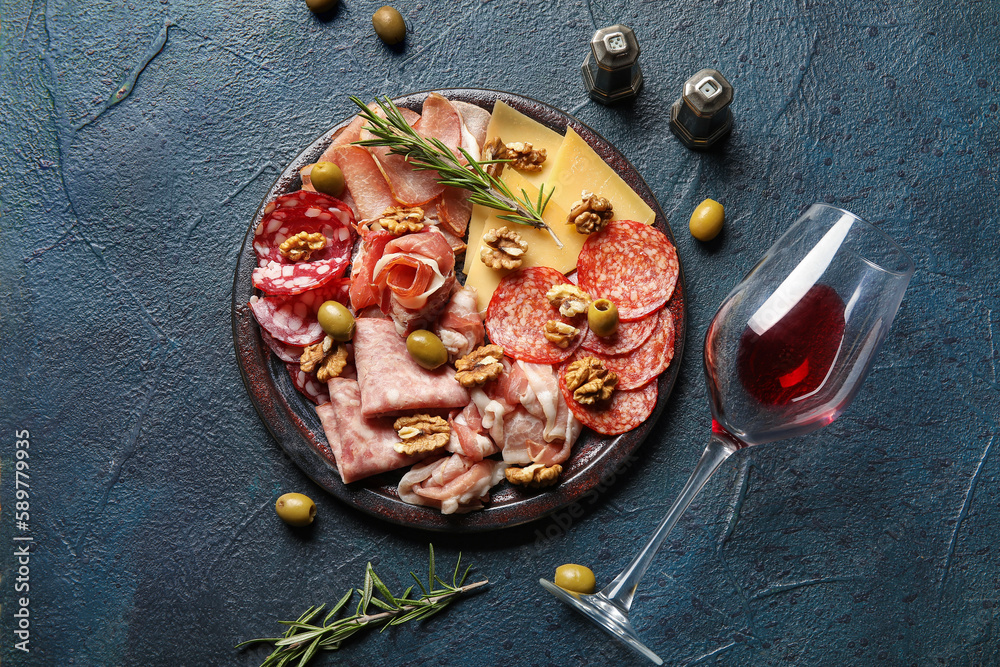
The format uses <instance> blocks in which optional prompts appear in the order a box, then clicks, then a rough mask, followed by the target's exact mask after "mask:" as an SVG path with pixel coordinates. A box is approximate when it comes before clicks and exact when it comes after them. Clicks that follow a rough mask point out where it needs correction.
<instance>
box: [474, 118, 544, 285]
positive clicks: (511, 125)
mask: <svg viewBox="0 0 1000 667" xmlns="http://www.w3.org/2000/svg"><path fill="white" fill-rule="evenodd" d="M494 137H500V138H501V139H502V140H503V141H504V142H505V143H507V142H511V141H525V142H528V143H530V144H531V146H532V148H534V149H535V150H539V149H542V148H544V149H545V153H546V159H545V162H543V163H542V170H541V171H535V172H515V171H514V170H513V169H504V171H503V174H502V175H501V176H500V178H501V179H502V180H503V181H504V182H507V176H508V175H509V174H520V175H521V176H522V177H523V180H525V181H527V182H528V183H530V184H532V185H533V186H535V188H538V187H540V186H541V185H542V184H543V183H545V181H546V180H547V179H548V178H549V175H550V174H551V173H552V158H553V157H554V156H555V154H556V152H557V151H558V150H559V146H560V145H561V144H562V140H563V138H562V135H561V134H559V133H558V132H555V131H553V130H550V129H549V128H547V127H545V126H544V125H542V124H541V123H539V122H538V121H536V120H532V119H531V118H528V117H527V116H525V115H524V114H523V113H521V112H520V111H517V110H515V109H513V108H511V107H510V106H508V105H507V104H504V103H503V102H500V101H497V102H496V104H494V105H493V115H492V117H491V118H490V124H489V125H488V126H487V128H486V140H487V141H489V140H490V139H493V138H494ZM514 192H515V194H516V193H517V192H518V191H517V189H515V190H514ZM491 212H492V209H489V208H486V207H485V206H479V205H476V206H474V207H473V209H472V219H471V220H470V221H469V247H470V248H478V247H479V241H480V239H482V237H483V223H484V222H485V220H486V218H487V217H489V215H490V214H491ZM477 258H478V256H477V257H476V258H474V257H472V253H468V254H466V256H465V267H464V269H463V270H464V271H465V273H469V270H470V268H471V267H472V260H473V259H477Z"/></svg>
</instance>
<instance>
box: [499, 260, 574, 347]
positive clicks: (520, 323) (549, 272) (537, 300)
mask: <svg viewBox="0 0 1000 667" xmlns="http://www.w3.org/2000/svg"><path fill="white" fill-rule="evenodd" d="M565 282H566V277H565V276H563V274H561V273H560V272H559V271H556V270H555V269H552V268H549V267H545V266H533V267H530V268H526V269H520V270H518V271H515V272H514V273H511V274H510V275H507V276H505V277H504V278H503V280H501V281H500V284H499V285H498V286H497V288H496V291H494V292H493V298H491V299H490V305H489V306H488V307H487V309H486V320H485V322H484V324H485V325H486V333H487V334H488V335H489V338H490V342H491V343H494V344H496V345H499V346H501V347H502V348H503V349H504V353H505V354H506V355H507V356H509V357H513V358H514V359H520V360H521V361H528V362H531V363H536V364H558V363H559V362H561V361H563V360H564V359H567V358H568V357H569V356H570V355H571V354H573V352H574V351H575V350H576V348H577V347H579V345H580V343H581V342H583V334H582V332H581V335H578V336H577V337H576V339H575V340H574V341H573V342H572V343H570V345H569V346H568V347H567V348H566V349H562V348H560V347H559V346H557V345H555V344H554V343H551V342H549V341H548V340H547V339H546V338H545V336H544V334H543V328H544V327H545V323H546V322H547V321H549V320H558V321H560V322H565V323H567V324H570V325H573V324H574V323H573V321H572V320H569V319H567V318H565V317H563V316H562V315H560V314H559V311H558V310H556V309H555V308H553V307H552V305H551V304H550V303H549V300H548V299H547V298H546V297H545V294H546V292H548V291H549V290H550V289H551V288H552V287H553V286H554V285H561V284H563V283H565Z"/></svg>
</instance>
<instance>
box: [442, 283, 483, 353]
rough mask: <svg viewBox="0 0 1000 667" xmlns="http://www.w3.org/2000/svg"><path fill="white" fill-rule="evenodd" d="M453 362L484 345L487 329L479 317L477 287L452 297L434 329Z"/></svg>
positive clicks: (457, 292) (456, 292)
mask: <svg viewBox="0 0 1000 667" xmlns="http://www.w3.org/2000/svg"><path fill="white" fill-rule="evenodd" d="M434 333H436V334H437V336H438V338H440V339H441V342H442V343H444V347H445V349H446V350H448V359H449V360H450V361H452V362H454V361H455V359H458V358H459V357H464V356H465V355H467V354H469V353H470V352H472V351H473V350H474V349H476V348H477V347H479V346H480V345H482V344H483V341H484V340H485V339H486V329H485V328H484V327H483V319H482V318H481V317H480V316H479V305H478V301H477V297H476V288H475V287H463V288H461V289H459V290H456V291H455V293H454V294H452V295H451V300H450V301H449V302H448V305H447V306H446V307H445V309H444V311H442V313H441V317H440V318H439V319H438V323H437V327H435V329H434Z"/></svg>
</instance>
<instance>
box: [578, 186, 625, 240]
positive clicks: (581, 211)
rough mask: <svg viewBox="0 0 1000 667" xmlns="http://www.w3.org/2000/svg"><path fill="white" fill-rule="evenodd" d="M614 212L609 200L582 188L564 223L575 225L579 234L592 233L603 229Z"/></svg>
mask: <svg viewBox="0 0 1000 667" xmlns="http://www.w3.org/2000/svg"><path fill="white" fill-rule="evenodd" d="M614 214H615V212H614V210H613V209H612V207H611V202H609V201H608V200H607V199H605V198H604V197H598V196H597V195H595V194H594V193H592V192H587V191H586V190H584V191H583V192H582V193H580V201H578V202H576V203H575V204H573V208H572V209H571V210H570V212H569V217H568V218H567V219H566V224H567V225H576V231H578V232H580V233H581V234H593V233H594V232H599V231H601V230H602V229H604V228H605V227H606V226H607V224H608V221H609V220H611V218H612V217H613V216H614Z"/></svg>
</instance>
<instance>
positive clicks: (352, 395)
mask: <svg viewBox="0 0 1000 667" xmlns="http://www.w3.org/2000/svg"><path fill="white" fill-rule="evenodd" d="M327 387H328V389H329V392H330V402H329V403H324V404H323V405H317V406H316V414H317V415H319V419H320V422H322V424H323V432H324V433H326V439H327V441H328V442H329V443H330V449H331V450H333V456H334V458H335V459H336V460H337V470H338V472H340V478H341V479H342V480H343V481H344V484H350V483H351V482H355V481H357V480H359V479H364V478H365V477H370V476H372V475H377V474H379V473H383V472H388V471H390V470H396V469H397V468H402V467H404V466H408V465H412V464H413V463H415V462H417V461H419V460H421V459H422V458H424V457H426V454H424V455H422V456H421V455H417V456H405V455H403V454H400V453H399V452H397V451H396V450H395V449H393V445H394V444H395V443H397V442H399V436H398V435H397V433H396V430H395V429H394V428H393V427H392V424H393V420H391V419H368V418H366V417H365V416H364V414H362V411H361V390H360V388H359V386H358V383H357V381H356V380H348V379H345V378H333V379H332V380H330V382H329V383H327Z"/></svg>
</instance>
